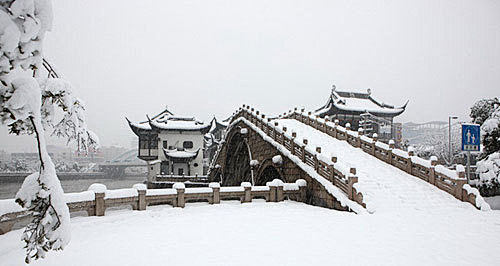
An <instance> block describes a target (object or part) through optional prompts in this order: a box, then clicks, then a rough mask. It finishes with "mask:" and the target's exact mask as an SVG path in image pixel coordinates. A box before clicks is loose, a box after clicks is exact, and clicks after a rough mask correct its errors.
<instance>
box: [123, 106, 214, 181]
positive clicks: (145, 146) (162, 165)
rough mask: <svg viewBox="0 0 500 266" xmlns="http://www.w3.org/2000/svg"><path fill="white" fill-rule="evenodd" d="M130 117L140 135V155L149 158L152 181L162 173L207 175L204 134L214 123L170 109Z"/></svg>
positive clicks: (140, 157) (150, 178)
mask: <svg viewBox="0 0 500 266" xmlns="http://www.w3.org/2000/svg"><path fill="white" fill-rule="evenodd" d="M127 121H128V123H129V126H130V128H131V129H132V131H133V132H134V133H135V134H136V135H137V137H139V156H138V157H139V159H142V160H144V161H147V162H148V173H149V174H148V179H149V180H150V181H152V180H154V178H155V177H156V176H158V175H179V176H183V175H187V176H193V175H203V172H204V171H203V148H204V135H205V134H206V133H207V132H209V130H210V128H211V127H212V124H204V123H203V122H201V121H199V120H197V119H196V118H195V117H188V116H176V115H174V114H173V113H172V112H170V111H169V110H168V109H165V110H163V111H162V112H161V113H159V114H157V115H155V116H153V117H152V118H149V117H148V120H147V121H144V122H139V123H134V122H131V121H129V120H128V119H127Z"/></svg>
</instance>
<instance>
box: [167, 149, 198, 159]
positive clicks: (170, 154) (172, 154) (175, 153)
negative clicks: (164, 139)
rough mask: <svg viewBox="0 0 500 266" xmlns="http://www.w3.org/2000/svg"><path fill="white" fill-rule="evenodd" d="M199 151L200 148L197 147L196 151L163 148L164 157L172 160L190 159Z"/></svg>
mask: <svg viewBox="0 0 500 266" xmlns="http://www.w3.org/2000/svg"><path fill="white" fill-rule="evenodd" d="M199 152H200V149H197V150H196V151H187V150H183V149H174V150H167V149H165V148H164V149H163V153H164V154H165V157H166V158H167V159H169V160H171V161H173V162H189V161H192V160H194V159H195V158H196V157H197V156H198V153H199Z"/></svg>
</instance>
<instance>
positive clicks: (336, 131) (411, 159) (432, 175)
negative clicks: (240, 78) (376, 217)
mask: <svg viewBox="0 0 500 266" xmlns="http://www.w3.org/2000/svg"><path fill="white" fill-rule="evenodd" d="M282 117H283V118H287V119H295V120H297V121H299V122H301V123H304V124H306V125H308V126H311V127H313V128H314V129H316V130H318V131H321V132H324V133H325V134H327V135H329V136H331V137H333V138H336V139H338V140H342V141H346V142H347V143H349V144H350V145H351V146H352V147H354V148H360V149H362V150H363V151H364V152H366V153H368V154H370V155H372V156H373V157H375V158H377V159H379V160H381V161H384V162H386V163H387V164H389V165H392V166H394V167H397V168H399V169H401V170H403V171H405V172H407V173H408V174H410V175H413V176H416V177H418V178H420V179H422V180H425V181H426V182H428V183H430V184H432V185H434V186H436V187H438V188H439V189H441V190H443V191H446V192H448V193H449V194H451V195H453V196H455V198H457V199H459V200H461V201H465V202H469V203H471V204H472V205H474V206H476V208H478V209H481V208H483V206H484V205H485V204H486V203H485V201H484V199H483V198H482V197H481V195H480V194H479V191H478V190H477V189H475V188H472V187H470V186H469V185H468V184H466V183H467V180H466V178H465V170H464V168H463V166H457V171H453V170H450V169H448V168H446V167H444V166H442V165H438V161H437V158H436V157H435V156H433V157H431V159H430V160H425V159H423V158H420V157H418V156H415V154H414V152H413V151H412V150H410V151H408V152H407V151H403V150H400V149H396V148H395V147H394V141H392V140H391V141H390V142H389V144H386V143H383V142H380V141H378V140H377V135H376V134H375V135H374V137H373V138H369V137H368V136H364V135H363V131H362V130H359V131H358V132H355V131H352V130H350V127H349V124H347V125H346V127H342V126H340V125H339V121H338V120H335V121H334V122H331V121H329V120H328V118H325V119H323V118H319V117H317V116H313V115H312V114H311V112H309V113H308V114H305V113H304V110H302V111H301V112H298V111H297V108H296V109H295V110H294V111H290V112H289V113H284V114H283V116H282ZM486 205H487V204H486ZM485 208H487V207H485Z"/></svg>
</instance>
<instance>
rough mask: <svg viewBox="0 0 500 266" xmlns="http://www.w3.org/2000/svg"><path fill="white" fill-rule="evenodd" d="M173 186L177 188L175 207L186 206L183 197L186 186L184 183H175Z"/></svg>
mask: <svg viewBox="0 0 500 266" xmlns="http://www.w3.org/2000/svg"><path fill="white" fill-rule="evenodd" d="M173 188H174V189H176V190H177V202H176V207H179V208H184V207H185V206H186V199H185V197H184V192H185V190H186V186H185V185H184V183H175V184H174V185H173Z"/></svg>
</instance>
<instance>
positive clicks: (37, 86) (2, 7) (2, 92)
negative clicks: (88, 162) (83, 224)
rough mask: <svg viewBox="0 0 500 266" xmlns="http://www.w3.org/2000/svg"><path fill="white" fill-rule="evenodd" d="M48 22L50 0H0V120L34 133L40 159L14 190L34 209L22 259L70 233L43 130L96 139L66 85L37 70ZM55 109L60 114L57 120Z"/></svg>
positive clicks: (39, 254) (57, 244)
mask: <svg viewBox="0 0 500 266" xmlns="http://www.w3.org/2000/svg"><path fill="white" fill-rule="evenodd" d="M51 26H52V5H51V1H50V0H2V1H0V83H1V85H0V122H2V124H6V125H8V127H9V129H10V132H11V133H13V134H34V135H35V137H36V140H37V148H38V154H39V159H40V169H39V171H38V172H36V173H33V174H31V175H29V176H28V177H26V179H25V180H24V183H23V185H22V186H21V189H20V190H19V191H18V193H17V195H16V202H17V203H19V204H20V205H21V206H22V207H25V208H26V209H28V210H29V211H31V213H32V214H33V220H32V222H31V223H30V224H28V226H27V227H26V229H25V231H24V234H23V240H24V241H25V243H26V245H25V248H26V262H30V261H31V260H32V259H38V258H43V257H44V256H45V253H46V252H47V251H49V250H59V249H63V248H64V247H65V246H66V245H67V244H68V243H69V241H70V238H71V235H70V230H69V226H70V222H69V210H68V207H67V206H66V203H65V201H64V192H63V190H62V187H61V184H60V182H59V179H58V178H57V175H56V170H55V166H54V163H53V162H52V159H51V158H50V156H49V154H48V152H47V148H46V140H45V132H46V130H52V135H56V136H61V137H65V138H66V139H67V140H68V142H71V141H75V142H76V143H77V145H78V146H79V147H80V148H81V149H87V148H90V147H92V146H96V145H97V144H98V139H97V137H96V136H95V134H94V133H92V132H91V131H89V130H88V129H87V125H86V123H85V116H84V111H85V107H84V105H83V103H82V101H81V100H79V99H78V98H76V97H74V96H73V94H72V92H71V85H70V84H69V83H68V82H67V81H64V80H61V79H55V78H43V77H41V75H40V73H41V72H42V70H43V68H42V65H43V63H42V57H43V53H42V48H43V46H42V44H43V39H44V36H45V33H46V32H47V31H48V30H50V28H51ZM50 71H52V70H50ZM51 76H52V77H53V76H54V75H51ZM57 110H59V111H60V113H61V116H62V118H61V119H56V117H57Z"/></svg>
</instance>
